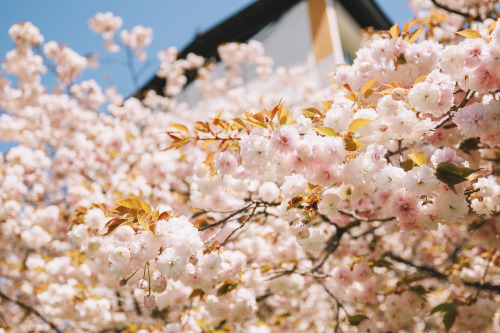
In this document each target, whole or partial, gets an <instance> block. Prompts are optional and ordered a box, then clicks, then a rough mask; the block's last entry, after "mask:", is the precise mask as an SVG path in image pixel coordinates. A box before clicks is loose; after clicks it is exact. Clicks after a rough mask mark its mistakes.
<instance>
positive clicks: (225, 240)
mask: <svg viewBox="0 0 500 333" xmlns="http://www.w3.org/2000/svg"><path fill="white" fill-rule="evenodd" d="M258 207H259V203H257V204H256V205H255V207H254V208H253V210H252V212H251V213H250V215H248V217H247V219H246V220H245V221H243V222H241V225H240V226H239V227H238V228H236V229H234V230H233V231H231V233H230V234H229V235H228V236H227V237H226V239H224V241H223V242H222V243H221V245H224V244H226V243H227V242H228V241H229V239H230V238H231V237H232V236H233V235H234V233H235V232H236V231H238V230H240V229H241V228H243V227H244V226H245V224H246V223H247V222H248V221H250V219H251V218H252V217H254V215H255V211H256V210H257V208H258Z"/></svg>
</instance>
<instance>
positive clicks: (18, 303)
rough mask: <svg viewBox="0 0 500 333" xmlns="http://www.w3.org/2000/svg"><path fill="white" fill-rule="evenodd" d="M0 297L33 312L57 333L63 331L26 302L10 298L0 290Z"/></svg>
mask: <svg viewBox="0 0 500 333" xmlns="http://www.w3.org/2000/svg"><path fill="white" fill-rule="evenodd" d="M0 298H3V299H4V300H6V301H9V302H12V303H15V304H17V305H18V306H20V307H21V308H23V309H24V310H25V311H27V312H29V313H33V314H34V315H35V316H37V317H38V318H40V320H41V321H43V322H44V323H46V324H47V325H49V326H50V327H51V328H52V329H53V330H54V331H56V332H58V333H63V331H62V330H61V329H59V328H58V327H57V326H56V325H54V323H52V322H50V321H49V320H48V319H45V317H44V316H42V315H41V314H40V312H38V311H37V310H35V309H34V308H32V307H31V306H29V305H26V304H24V303H22V302H20V301H17V300H15V299H12V298H10V297H9V296H7V295H5V294H4V293H2V292H1V291H0Z"/></svg>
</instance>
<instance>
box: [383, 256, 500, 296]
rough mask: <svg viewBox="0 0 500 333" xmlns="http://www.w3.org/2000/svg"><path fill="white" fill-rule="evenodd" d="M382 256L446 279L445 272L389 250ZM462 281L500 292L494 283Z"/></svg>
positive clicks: (434, 276) (499, 288) (431, 275)
mask: <svg viewBox="0 0 500 333" xmlns="http://www.w3.org/2000/svg"><path fill="white" fill-rule="evenodd" d="M382 257H386V258H390V259H392V260H394V261H397V262H400V263H403V264H405V265H407V266H410V267H413V268H416V269H417V270H419V271H421V272H425V273H427V274H429V276H430V277H433V278H436V279H438V280H448V276H447V275H446V274H444V273H441V272H440V271H438V270H437V269H435V268H434V267H429V266H424V265H417V264H414V263H412V262H411V261H409V260H406V259H403V258H401V257H399V256H397V255H395V254H393V253H391V252H386V253H384V254H383V255H382ZM462 283H463V284H464V285H466V286H467V287H473V288H480V289H484V290H490V291H494V292H496V293H500V285H495V284H491V283H481V282H469V281H463V280H462Z"/></svg>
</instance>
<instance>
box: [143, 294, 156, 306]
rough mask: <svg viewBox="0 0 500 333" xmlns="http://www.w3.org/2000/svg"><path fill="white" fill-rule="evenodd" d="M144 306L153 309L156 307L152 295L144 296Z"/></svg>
mask: <svg viewBox="0 0 500 333" xmlns="http://www.w3.org/2000/svg"><path fill="white" fill-rule="evenodd" d="M144 306H145V307H146V308H147V309H154V308H155V307H156V300H155V296H154V295H146V296H144Z"/></svg>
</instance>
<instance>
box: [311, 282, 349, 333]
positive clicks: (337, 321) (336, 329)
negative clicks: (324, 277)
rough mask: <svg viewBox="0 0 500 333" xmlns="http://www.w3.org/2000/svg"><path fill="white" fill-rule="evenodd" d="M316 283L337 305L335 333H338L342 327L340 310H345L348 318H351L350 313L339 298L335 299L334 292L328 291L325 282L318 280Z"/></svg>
mask: <svg viewBox="0 0 500 333" xmlns="http://www.w3.org/2000/svg"><path fill="white" fill-rule="evenodd" d="M316 282H318V283H319V284H320V285H321V286H322V287H323V289H324V290H325V291H326V293H327V294H328V296H330V298H332V299H333V300H334V301H335V305H336V306H337V313H336V314H335V329H334V333H337V331H338V329H339V325H340V322H339V312H340V309H342V310H344V312H345V313H346V314H347V315H348V316H349V312H347V310H346V309H345V307H344V305H342V303H340V301H339V300H338V298H337V297H335V295H334V294H333V293H332V291H331V290H330V289H328V287H327V286H326V285H325V283H324V282H323V281H321V280H320V279H318V278H316Z"/></svg>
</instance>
